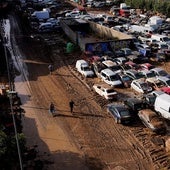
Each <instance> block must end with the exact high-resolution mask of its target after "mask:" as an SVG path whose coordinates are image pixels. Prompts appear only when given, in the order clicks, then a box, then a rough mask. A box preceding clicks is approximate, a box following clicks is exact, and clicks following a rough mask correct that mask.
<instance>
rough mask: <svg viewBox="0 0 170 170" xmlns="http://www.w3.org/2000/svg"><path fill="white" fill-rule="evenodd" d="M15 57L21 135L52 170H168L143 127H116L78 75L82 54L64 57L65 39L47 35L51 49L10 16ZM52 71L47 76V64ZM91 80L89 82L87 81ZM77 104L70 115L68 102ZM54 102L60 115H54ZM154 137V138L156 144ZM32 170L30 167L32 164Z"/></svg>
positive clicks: (159, 146) (161, 152)
mask: <svg viewBox="0 0 170 170" xmlns="http://www.w3.org/2000/svg"><path fill="white" fill-rule="evenodd" d="M9 20H10V22H9V23H10V26H11V29H10V36H11V38H10V39H11V44H12V45H11V46H12V49H13V50H12V51H13V52H12V55H13V59H14V61H15V63H16V65H17V67H18V70H19V72H20V74H19V75H17V76H16V79H15V85H16V90H17V91H18V93H19V95H20V97H21V99H22V103H23V105H22V106H23V108H24V109H25V111H26V113H25V116H24V117H23V128H24V129H23V132H24V134H25V135H26V139H27V145H28V146H34V145H37V146H38V147H37V149H38V158H39V159H41V160H43V162H44V169H48V170H53V169H55V170H73V169H74V170H86V169H87V170H88V169H91V170H110V169H114V170H119V169H127V170H152V169H161V168H167V169H168V168H169V167H170V166H169V160H168V157H167V155H166V154H165V151H164V148H162V144H159V142H153V141H157V140H156V139H157V138H158V137H159V138H161V137H160V136H156V135H154V134H151V133H150V132H149V131H148V130H146V128H144V126H143V125H142V124H140V123H139V124H137V125H134V126H123V125H118V124H116V123H115V121H114V119H113V118H112V116H111V115H109V114H108V113H107V112H106V108H105V107H104V106H105V105H106V104H107V102H106V101H105V100H104V99H101V98H100V97H99V96H97V95H96V94H94V92H93V91H92V90H91V88H90V85H91V82H93V81H96V80H93V79H92V80H91V79H89V80H86V79H85V78H83V77H81V76H80V75H79V74H77V72H76V70H75V69H74V65H75V61H76V59H78V57H79V56H80V52H79V51H77V52H74V53H72V54H65V49H64V48H65V46H66V37H65V36H64V35H63V34H61V33H55V34H52V35H50V36H49V35H46V34H43V37H44V38H45V39H46V41H51V39H55V43H54V44H53V45H51V46H47V45H44V42H41V41H40V40H39V39H31V38H30V37H29V36H28V35H24V34H23V33H22V31H21V29H20V25H19V24H18V21H17V20H16V18H15V17H14V16H10V18H9ZM49 63H53V65H54V72H53V74H52V75H49V72H48V65H49ZM89 82H90V83H89ZM71 99H73V100H74V102H75V108H74V113H73V114H71V113H70V109H69V101H70V100H71ZM50 102H53V103H54V104H55V107H56V110H57V111H56V114H55V115H54V116H52V115H50V114H49V112H48V108H49V104H50ZM153 139H154V140H153ZM30 166H31V165H30Z"/></svg>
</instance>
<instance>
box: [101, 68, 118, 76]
mask: <svg viewBox="0 0 170 170" xmlns="http://www.w3.org/2000/svg"><path fill="white" fill-rule="evenodd" d="M101 72H103V73H105V74H108V75H116V73H114V72H113V71H112V70H110V69H109V68H106V69H103V70H102V71H101Z"/></svg>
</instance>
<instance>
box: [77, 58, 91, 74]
mask: <svg viewBox="0 0 170 170" xmlns="http://www.w3.org/2000/svg"><path fill="white" fill-rule="evenodd" d="M76 69H77V71H78V72H80V73H81V74H82V75H84V76H85V77H94V72H93V71H92V70H91V69H90V67H89V64H88V62H87V61H85V60H77V62H76Z"/></svg>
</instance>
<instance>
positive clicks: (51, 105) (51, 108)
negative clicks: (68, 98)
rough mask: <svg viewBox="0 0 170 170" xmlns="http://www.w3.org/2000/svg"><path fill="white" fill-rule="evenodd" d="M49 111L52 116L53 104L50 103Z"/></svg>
mask: <svg viewBox="0 0 170 170" xmlns="http://www.w3.org/2000/svg"><path fill="white" fill-rule="evenodd" d="M49 111H50V113H51V114H53V113H54V112H55V106H54V103H53V102H51V103H50V108H49Z"/></svg>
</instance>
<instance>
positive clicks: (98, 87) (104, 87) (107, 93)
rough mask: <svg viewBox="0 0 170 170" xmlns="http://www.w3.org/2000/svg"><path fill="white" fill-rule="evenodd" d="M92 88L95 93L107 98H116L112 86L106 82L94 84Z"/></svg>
mask: <svg viewBox="0 0 170 170" xmlns="http://www.w3.org/2000/svg"><path fill="white" fill-rule="evenodd" d="M93 89H94V90H95V92H96V93H98V94H99V95H100V96H102V97H104V98H105V99H107V100H113V99H117V92H116V91H115V90H114V88H113V87H111V86H109V85H108V84H105V83H103V84H94V85H93Z"/></svg>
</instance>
